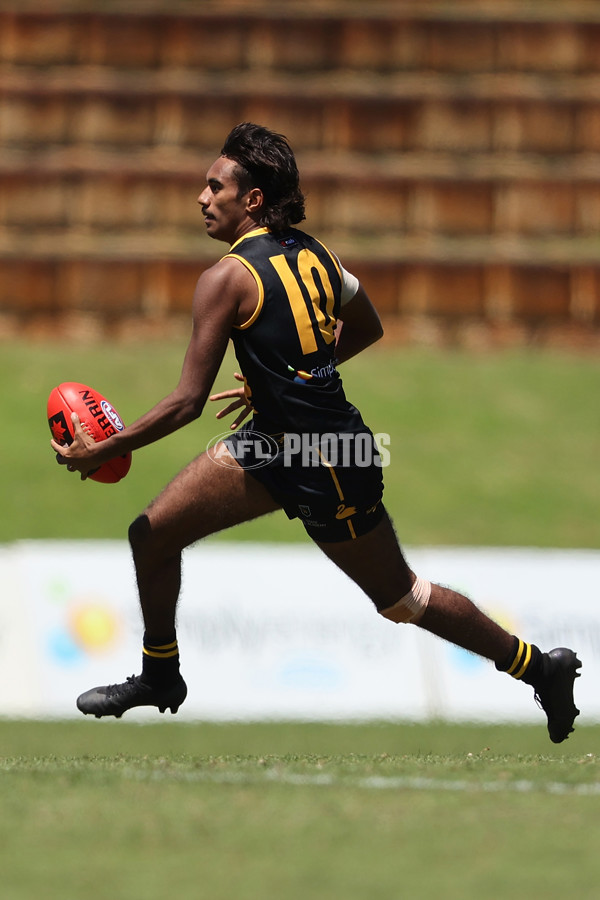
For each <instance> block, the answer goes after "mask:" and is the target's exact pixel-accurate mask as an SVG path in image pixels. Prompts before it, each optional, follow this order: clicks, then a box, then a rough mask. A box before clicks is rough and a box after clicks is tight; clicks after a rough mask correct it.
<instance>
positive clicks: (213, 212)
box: [198, 156, 255, 243]
mask: <svg viewBox="0 0 600 900" xmlns="http://www.w3.org/2000/svg"><path fill="white" fill-rule="evenodd" d="M235 167H236V163H235V162H234V160H232V159H228V158H227V157H226V156H220V157H219V159H217V160H216V162H214V163H213V164H212V166H211V167H210V169H209V170H208V172H207V175H206V187H205V188H204V190H203V191H202V193H201V194H200V196H199V197H198V203H199V204H200V206H201V207H202V214H203V216H204V224H205V225H206V232H207V234H209V235H210V237H212V238H215V239H216V240H218V241H228V242H229V243H233V242H234V241H236V240H237V239H238V237H241V235H242V234H244V233H245V232H246V231H248V230H249V229H250V228H252V227H254V226H255V222H254V220H253V219H252V218H251V217H250V215H249V198H250V194H251V193H252V192H249V193H247V194H242V196H241V197H240V196H239V184H238V181H237V179H236V178H235V176H234V171H235Z"/></svg>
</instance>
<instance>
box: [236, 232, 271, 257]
mask: <svg viewBox="0 0 600 900" xmlns="http://www.w3.org/2000/svg"><path fill="white" fill-rule="evenodd" d="M268 233H269V229H268V228H264V227H263V228H253V229H252V231H248V232H247V234H243V235H242V236H241V238H238V239H237V241H236V242H235V244H232V245H231V247H230V248H229V252H230V253H231V252H232V251H233V250H235V248H236V247H237V246H238V244H241V243H242V241H245V240H246V238H251V237H256V236H257V235H258V234H268Z"/></svg>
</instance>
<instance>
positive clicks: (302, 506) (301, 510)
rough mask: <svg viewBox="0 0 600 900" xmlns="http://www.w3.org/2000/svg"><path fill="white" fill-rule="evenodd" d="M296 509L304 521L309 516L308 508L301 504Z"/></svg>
mask: <svg viewBox="0 0 600 900" xmlns="http://www.w3.org/2000/svg"><path fill="white" fill-rule="evenodd" d="M298 509H299V510H300V512H301V514H302V515H303V516H304V518H305V519H307V518H308V517H309V516H310V506H305V505H304V504H303V503H301V504H300V505H299V506H298Z"/></svg>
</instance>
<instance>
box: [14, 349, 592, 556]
mask: <svg viewBox="0 0 600 900" xmlns="http://www.w3.org/2000/svg"><path fill="white" fill-rule="evenodd" d="M184 343H185V342H182V343H176V342H168V343H165V344H161V343H158V342H156V343H153V344H150V345H148V344H136V343H130V344H118V345H116V346H109V345H92V346H82V347H78V346H69V347H68V348H67V349H65V347H64V346H57V345H56V344H54V345H50V344H44V343H32V344H28V343H26V342H14V343H11V344H5V345H3V346H2V352H1V353H0V412H1V414H2V421H3V422H4V423H8V425H9V428H10V439H9V440H6V441H5V445H4V448H3V459H4V466H5V473H8V472H9V473H10V478H6V479H5V483H4V486H3V491H4V505H5V508H7V509H10V515H9V516H4V517H2V521H1V522H0V543H1V542H6V541H12V540H16V539H19V538H44V537H73V536H77V537H82V538H85V537H100V538H121V537H123V536H124V535H125V534H126V530H127V526H128V524H129V522H130V521H131V520H132V519H133V518H134V517H135V516H136V515H137V513H138V512H139V511H140V510H141V509H143V507H144V506H145V505H146V503H147V502H148V500H149V499H151V498H152V497H153V496H155V494H156V493H158V491H159V490H160V489H161V487H162V486H163V485H164V484H165V483H166V482H167V481H168V480H169V479H170V478H171V477H172V475H174V474H175V473H176V472H177V471H178V470H179V469H180V468H181V467H182V466H183V465H184V464H185V463H186V462H187V461H189V459H191V458H192V457H193V456H195V455H196V454H197V453H198V452H200V451H201V450H203V449H205V447H206V445H207V443H208V442H209V441H210V440H211V438H214V437H215V436H216V435H217V434H219V433H221V432H222V431H223V430H224V429H223V423H222V422H217V421H216V420H215V419H214V417H213V415H212V413H213V409H212V407H211V408H209V409H208V410H207V411H206V412H205V413H204V415H203V416H202V418H201V419H200V420H199V421H198V422H196V423H193V424H192V425H190V426H188V427H187V428H186V429H183V430H182V431H181V432H179V433H177V434H175V435H171V436H170V437H168V438H166V439H165V440H163V441H161V442H159V443H158V444H156V445H154V446H152V447H147V448H144V449H143V450H141V451H138V452H137V453H136V454H135V457H134V463H133V466H132V469H131V472H130V474H129V475H128V477H127V479H126V480H125V481H123V482H122V483H120V484H118V485H99V484H95V483H93V482H86V483H81V482H80V481H79V480H78V479H77V478H76V477H71V476H69V475H68V473H66V472H65V471H64V470H62V469H61V470H59V469H58V467H57V466H56V463H55V462H54V458H53V455H52V452H51V450H50V447H49V431H48V427H47V424H46V421H45V404H46V398H47V396H48V393H49V392H50V390H51V388H52V387H53V386H54V385H55V384H57V383H59V382H61V381H69V380H72V381H83V382H84V383H89V384H92V385H93V386H94V387H97V388H98V389H99V390H100V391H102V392H103V393H104V394H106V395H107V396H108V397H109V398H110V399H111V400H112V402H113V403H114V404H115V405H116V406H117V408H118V410H119V412H120V413H121V415H122V416H123V417H124V418H125V419H126V420H131V419H133V418H134V417H136V416H138V415H139V414H141V413H142V412H144V411H145V410H146V409H147V408H149V406H150V405H152V404H153V403H154V402H156V401H157V400H158V399H160V398H161V397H163V396H164V395H165V394H166V393H168V391H169V390H170V389H171V388H172V387H173V386H174V385H175V384H176V382H177V379H178V376H179V371H180V366H181V360H182V355H183V351H184ZM235 366H236V364H235V361H234V360H233V359H232V358H231V357H229V358H228V359H227V360H226V362H225V363H224V366H223V368H222V371H221V373H220V375H219V378H218V381H217V387H218V388H221V389H224V388H225V387H228V386H229V385H230V384H231V383H232V378H231V374H230V373H231V372H232V370H233V369H234V368H235ZM342 371H343V375H344V381H345V384H346V389H347V393H348V396H349V397H350V398H351V399H352V401H353V402H354V403H356V405H357V406H359V408H360V409H361V410H362V411H363V414H364V417H365V419H366V420H367V422H368V423H369V424H370V426H371V427H372V429H373V431H374V432H384V433H388V434H389V435H390V440H391V444H390V451H391V465H390V466H389V467H388V468H386V470H385V479H386V495H385V497H386V504H387V506H388V508H389V510H390V511H391V513H392V515H393V517H394V519H395V522H396V525H397V528H398V531H399V534H400V536H401V539H402V540H403V542H405V543H406V544H411V545H421V546H423V545H444V544H445V545H471V544H474V545H488V546H512V545H518V546H527V545H530V546H541V547H597V546H598V544H599V543H600V520H599V518H598V508H599V506H600V479H599V478H598V477H597V466H598V459H599V458H600V433H599V430H598V417H597V414H596V412H595V410H596V406H597V397H598V396H599V395H600V364H599V362H598V360H597V359H596V358H594V357H592V356H576V355H569V354H560V353H550V352H541V351H520V352H511V353H502V354H491V355H467V354H461V353H454V352H449V351H447V352H433V351H426V350H419V349H410V350H407V349H400V350H399V349H394V348H390V347H383V348H381V349H373V350H370V351H367V352H366V353H364V354H362V356H360V357H358V358H357V359H356V360H352V361H351V362H350V363H348V364H347V365H346V366H344V367H343V370H342ZM224 538H225V539H230V538H233V539H235V540H269V541H281V540H284V541H302V540H306V538H305V537H304V532H303V529H302V528H301V526H300V525H299V524H298V523H297V522H294V523H288V522H287V519H286V518H285V516H284V515H283V514H281V513H278V514H275V515H274V516H271V517H269V518H267V519H264V520H262V521H260V522H258V523H250V524H248V525H245V526H243V527H240V528H237V529H235V530H234V531H232V532H231V533H230V534H226V535H224Z"/></svg>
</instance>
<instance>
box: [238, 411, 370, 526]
mask: <svg viewBox="0 0 600 900" xmlns="http://www.w3.org/2000/svg"><path fill="white" fill-rule="evenodd" d="M223 441H224V443H225V445H226V446H227V449H228V450H229V452H230V454H231V455H232V456H233V458H234V459H235V460H236V461H237V462H238V463H239V464H240V465H241V466H242V467H243V468H244V469H245V470H246V471H247V472H248V474H250V475H252V476H253V477H254V478H256V479H257V480H258V481H260V483H261V484H262V485H264V487H265V488H266V489H267V490H268V491H269V493H270V494H271V496H272V497H273V498H274V499H275V500H276V501H277V502H278V503H279V504H280V505H281V506H282V507H283V509H284V510H285V512H286V514H287V516H288V518H290V519H295V518H299V519H300V521H301V522H302V524H303V525H304V528H305V529H306V531H307V533H308V534H309V535H310V537H311V538H313V540H315V541H317V542H323V543H329V542H335V541H347V540H354V539H355V538H357V537H360V536H361V535H363V534H367V533H368V532H369V531H371V530H372V529H373V528H375V526H376V525H377V524H378V523H379V522H380V521H381V519H382V517H383V515H384V507H383V504H382V496H383V476H382V466H381V457H380V455H379V451H378V449H377V445H376V443H375V439H374V437H373V434H372V433H371V431H369V429H367V428H365V429H364V430H362V431H360V432H359V433H353V434H345V435H334V434H303V435H293V436H290V435H286V434H277V435H265V434H263V433H261V432H257V431H254V430H253V427H252V422H251V423H249V424H248V425H244V426H242V427H241V428H240V429H239V430H238V431H236V432H234V433H232V434H231V435H228V436H227V437H225V438H224V439H223Z"/></svg>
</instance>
